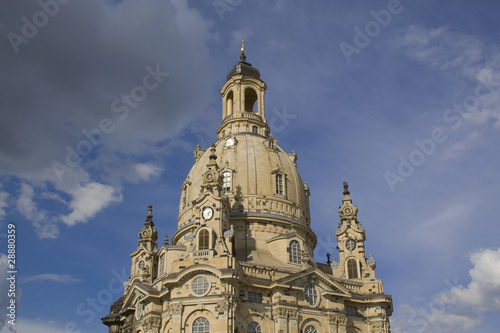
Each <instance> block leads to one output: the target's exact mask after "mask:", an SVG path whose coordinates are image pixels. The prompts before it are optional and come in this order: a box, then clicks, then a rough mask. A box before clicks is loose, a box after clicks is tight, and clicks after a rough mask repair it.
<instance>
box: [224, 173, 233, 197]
mask: <svg viewBox="0 0 500 333" xmlns="http://www.w3.org/2000/svg"><path fill="white" fill-rule="evenodd" d="M231 178H232V177H231V171H224V173H223V174H222V190H223V191H224V192H231Z"/></svg>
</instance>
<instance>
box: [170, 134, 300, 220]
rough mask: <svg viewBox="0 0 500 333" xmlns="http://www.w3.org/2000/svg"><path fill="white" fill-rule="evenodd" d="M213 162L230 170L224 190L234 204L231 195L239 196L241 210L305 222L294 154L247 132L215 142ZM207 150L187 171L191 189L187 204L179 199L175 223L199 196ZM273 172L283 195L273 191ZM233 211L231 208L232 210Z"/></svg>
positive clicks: (274, 182) (232, 203) (233, 198)
mask: <svg viewBox="0 0 500 333" xmlns="http://www.w3.org/2000/svg"><path fill="white" fill-rule="evenodd" d="M229 137H232V138H234V139H235V141H236V143H235V145H234V146H233V147H232V148H230V147H228V146H227V145H226V140H227V139H228V138H229ZM215 150H216V152H215V153H216V155H217V160H216V161H217V164H218V165H219V168H220V169H221V170H223V171H224V170H231V171H234V172H232V178H233V179H232V191H230V192H228V193H226V194H227V195H228V197H229V198H230V200H231V205H232V207H234V203H235V196H237V197H240V198H242V199H241V202H242V205H243V208H240V210H239V211H243V212H268V213H273V214H278V215H280V214H281V215H284V216H287V217H288V218H292V219H294V220H297V221H298V222H301V223H304V224H308V222H309V207H308V198H307V196H306V193H305V189H304V184H303V181H302V179H301V177H300V175H299V173H298V170H297V167H296V165H295V162H294V158H295V156H296V155H295V154H291V155H290V156H289V155H288V154H286V153H285V152H284V151H283V150H282V149H281V148H279V147H278V146H277V145H274V148H271V147H270V140H269V139H266V138H264V137H262V136H260V135H254V134H250V133H242V134H235V135H231V136H227V137H224V138H222V139H219V140H218V141H217V142H215ZM210 154H211V152H210V150H206V151H205V152H204V153H203V155H202V156H201V157H200V158H199V159H198V161H196V162H195V163H194V165H193V167H192V168H191V171H190V172H189V174H188V178H187V180H188V181H189V182H190V188H191V190H190V191H188V194H187V206H186V207H185V208H183V206H182V201H183V200H182V198H181V206H180V215H179V223H180V224H182V223H185V222H186V221H182V220H183V217H182V215H183V212H186V211H188V210H189V209H190V205H191V201H192V200H193V199H195V198H196V197H198V196H199V194H200V188H201V185H202V184H203V179H202V178H203V173H204V171H206V165H207V163H208V162H209V156H210ZM276 173H281V174H283V183H284V184H283V185H284V193H283V195H280V194H276V178H275V177H276ZM233 210H234V209H233Z"/></svg>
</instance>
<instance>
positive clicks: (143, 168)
mask: <svg viewBox="0 0 500 333" xmlns="http://www.w3.org/2000/svg"><path fill="white" fill-rule="evenodd" d="M134 171H135V174H136V175H137V177H138V178H139V180H143V181H149V180H151V179H152V178H156V177H158V176H159V175H160V174H161V172H162V171H163V169H162V168H160V167H159V166H157V165H154V164H151V163H136V164H135V165H134Z"/></svg>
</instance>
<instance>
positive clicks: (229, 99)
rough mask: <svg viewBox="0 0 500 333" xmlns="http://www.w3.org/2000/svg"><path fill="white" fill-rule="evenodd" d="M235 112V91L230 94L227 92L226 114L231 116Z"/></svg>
mask: <svg viewBox="0 0 500 333" xmlns="http://www.w3.org/2000/svg"><path fill="white" fill-rule="evenodd" d="M232 114H233V92H232V91H230V92H229V94H227V100H226V116H230V115H232Z"/></svg>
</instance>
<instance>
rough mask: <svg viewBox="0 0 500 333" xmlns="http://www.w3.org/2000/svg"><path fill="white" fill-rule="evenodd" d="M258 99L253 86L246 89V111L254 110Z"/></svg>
mask: <svg viewBox="0 0 500 333" xmlns="http://www.w3.org/2000/svg"><path fill="white" fill-rule="evenodd" d="M256 101H257V93H256V92H255V90H253V89H252V88H247V89H245V111H246V112H253V107H254V105H255V102H256Z"/></svg>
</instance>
